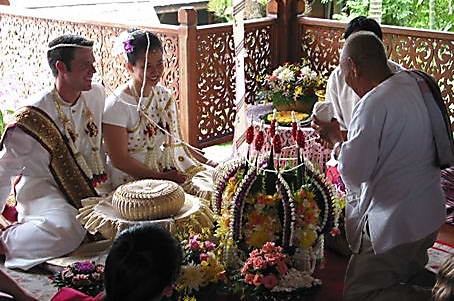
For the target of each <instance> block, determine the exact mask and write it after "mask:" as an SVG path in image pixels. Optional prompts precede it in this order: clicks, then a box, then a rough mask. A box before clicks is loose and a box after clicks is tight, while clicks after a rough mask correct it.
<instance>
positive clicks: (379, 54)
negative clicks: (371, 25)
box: [340, 31, 392, 97]
mask: <svg viewBox="0 0 454 301" xmlns="http://www.w3.org/2000/svg"><path fill="white" fill-rule="evenodd" d="M340 66H341V70H342V73H343V74H344V77H345V82H346V83H347V85H349V86H350V87H351V88H352V89H353V90H354V91H355V92H356V94H358V95H359V96H360V97H363V95H365V94H366V93H367V92H368V91H370V90H371V89H372V88H374V87H376V86H377V85H378V84H379V83H380V82H382V81H383V80H385V79H386V78H388V77H389V76H391V75H392V72H391V70H390V69H389V67H388V59H387V58H386V51H385V46H384V45H383V42H382V41H381V40H380V39H379V38H378V37H377V36H376V35H375V34H373V33H371V32H369V31H358V32H355V33H354V34H352V35H351V36H349V37H348V39H347V40H346V41H345V45H344V48H343V49H342V54H341V60H340Z"/></svg>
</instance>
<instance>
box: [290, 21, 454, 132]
mask: <svg viewBox="0 0 454 301" xmlns="http://www.w3.org/2000/svg"><path fill="white" fill-rule="evenodd" d="M299 23H300V26H301V49H302V53H303V58H306V59H308V60H309V61H310V62H311V63H312V64H313V67H314V68H315V69H316V70H318V71H321V72H327V73H328V74H329V73H331V71H332V70H333V69H334V68H335V67H336V66H337V65H338V64H339V49H340V47H341V46H342V42H343V41H342V34H343V32H344V29H343V28H344V27H345V23H341V22H335V21H327V20H325V21H324V20H321V19H318V20H315V19H311V18H304V17H303V18H300V19H299ZM382 30H383V35H384V43H385V46H386V49H387V51H388V55H389V57H390V59H392V60H393V61H395V62H397V63H399V64H400V65H402V66H403V67H405V68H407V69H419V70H423V71H425V72H427V73H429V74H431V75H432V76H433V77H434V78H435V79H436V80H437V81H438V84H439V86H440V88H441V91H442V95H443V97H444V98H445V102H446V106H447V108H448V111H449V114H450V116H451V120H452V123H451V128H452V129H453V130H454V89H453V88H454V79H453V76H454V34H452V33H441V32H433V31H428V30H415V29H409V28H396V27H391V26H382Z"/></svg>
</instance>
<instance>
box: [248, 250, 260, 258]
mask: <svg viewBox="0 0 454 301" xmlns="http://www.w3.org/2000/svg"><path fill="white" fill-rule="evenodd" d="M258 255H260V252H259V250H257V249H254V250H252V252H251V253H249V257H256V256H258Z"/></svg>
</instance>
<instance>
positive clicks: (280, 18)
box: [275, 0, 301, 64]
mask: <svg viewBox="0 0 454 301" xmlns="http://www.w3.org/2000/svg"><path fill="white" fill-rule="evenodd" d="M276 1H277V21H276V28H275V38H276V39H275V40H276V44H277V47H278V64H282V63H284V62H286V61H291V62H295V61H298V60H299V59H300V53H301V49H300V48H301V47H300V45H299V41H300V39H299V36H298V34H299V25H298V22H297V5H298V0H276Z"/></svg>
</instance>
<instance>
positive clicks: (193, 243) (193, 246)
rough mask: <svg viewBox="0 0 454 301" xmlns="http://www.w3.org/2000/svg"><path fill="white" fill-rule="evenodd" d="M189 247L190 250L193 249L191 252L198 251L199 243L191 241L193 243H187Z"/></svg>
mask: <svg viewBox="0 0 454 301" xmlns="http://www.w3.org/2000/svg"><path fill="white" fill-rule="evenodd" d="M189 247H190V248H191V249H193V250H199V249H200V245H199V242H198V241H195V240H193V241H191V242H190V243H189Z"/></svg>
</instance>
